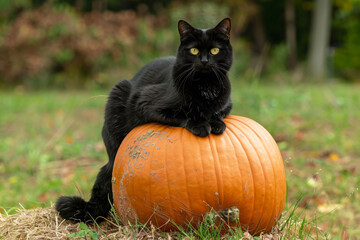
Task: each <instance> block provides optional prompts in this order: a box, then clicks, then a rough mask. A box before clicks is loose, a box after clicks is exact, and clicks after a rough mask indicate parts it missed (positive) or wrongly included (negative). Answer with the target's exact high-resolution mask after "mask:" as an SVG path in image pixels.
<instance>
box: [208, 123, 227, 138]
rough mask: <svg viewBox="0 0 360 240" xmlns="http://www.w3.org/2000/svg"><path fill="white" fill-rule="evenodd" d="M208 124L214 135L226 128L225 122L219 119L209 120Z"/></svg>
mask: <svg viewBox="0 0 360 240" xmlns="http://www.w3.org/2000/svg"><path fill="white" fill-rule="evenodd" d="M210 126H211V133H213V134H216V135H219V134H222V133H223V132H224V131H225V129H226V125H225V123H224V122H223V121H221V120H212V121H211V122H210Z"/></svg>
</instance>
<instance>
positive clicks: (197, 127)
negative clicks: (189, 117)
mask: <svg viewBox="0 0 360 240" xmlns="http://www.w3.org/2000/svg"><path fill="white" fill-rule="evenodd" d="M185 128H186V129H187V130H189V131H190V132H191V133H192V134H194V135H196V136H199V137H206V136H208V135H209V134H210V131H211V126H210V124H209V123H207V122H200V123H198V122H193V121H189V122H188V123H187V124H186V127H185Z"/></svg>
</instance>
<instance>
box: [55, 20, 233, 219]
mask: <svg viewBox="0 0 360 240" xmlns="http://www.w3.org/2000/svg"><path fill="white" fill-rule="evenodd" d="M230 26H231V23H230V19H229V18H225V19H224V20H222V21H221V22H220V23H219V24H218V25H217V26H216V27H214V28H211V29H206V30H203V29H196V28H193V27H192V26H191V25H190V24H189V23H187V22H185V21H183V20H180V21H179V23H178V30H179V33H180V46H179V48H178V52H177V56H176V57H167V58H160V59H157V60H154V61H152V62H150V63H149V64H147V65H146V66H145V67H143V68H142V69H141V70H140V71H139V72H138V73H137V74H136V75H135V76H134V78H133V79H132V80H131V81H127V80H122V81H120V82H118V83H117V84H116V85H115V87H114V88H113V89H112V91H111V92H110V95H109V99H108V102H107V105H106V110H105V122H104V126H103V130H102V137H103V140H104V143H105V146H106V150H107V153H108V155H109V162H108V163H107V164H106V165H105V166H104V167H102V168H101V170H100V172H99V174H98V175H97V178H96V181H95V184H94V186H93V189H92V194H91V198H90V200H89V201H88V202H86V201H84V200H83V199H82V198H80V197H76V196H72V197H71V196H62V197H60V198H59V199H58V200H57V202H56V205H55V208H56V210H57V211H59V213H60V216H61V217H63V218H65V219H71V220H75V221H85V222H86V221H89V220H93V219H96V220H97V221H101V220H102V219H103V218H102V217H106V216H107V215H108V212H109V210H110V206H111V205H110V204H111V203H112V201H113V198H112V185H111V178H112V170H113V164H114V159H115V155H116V152H117V150H118V148H119V146H120V143H121V142H122V140H123V139H124V137H125V136H126V134H128V133H129V132H130V131H131V130H132V129H133V128H134V127H136V126H138V125H141V124H145V123H149V122H158V123H162V124H167V125H171V126H179V127H184V128H186V129H187V130H189V131H190V132H192V133H193V134H195V135H197V136H200V137H205V136H207V135H209V134H210V133H213V134H221V133H223V132H224V130H225V128H226V126H225V124H224V122H223V118H224V117H225V116H227V115H228V114H229V113H230V110H231V107H232V104H231V100H230V90H231V86H230V81H229V79H228V77H227V72H228V71H229V69H230V67H231V64H232V60H233V51H232V47H231V45H230V40H229V38H230ZM98 217H100V218H98Z"/></svg>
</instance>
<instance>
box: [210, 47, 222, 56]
mask: <svg viewBox="0 0 360 240" xmlns="http://www.w3.org/2000/svg"><path fill="white" fill-rule="evenodd" d="M219 52H220V49H219V48H212V49H210V53H211V54H212V55H216V54H218V53H219Z"/></svg>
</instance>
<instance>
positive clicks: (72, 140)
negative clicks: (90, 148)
mask: <svg viewBox="0 0 360 240" xmlns="http://www.w3.org/2000/svg"><path fill="white" fill-rule="evenodd" d="M65 141H66V142H67V143H69V144H72V143H73V142H74V138H73V137H72V136H70V135H66V138H65Z"/></svg>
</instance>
